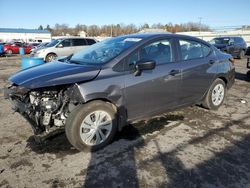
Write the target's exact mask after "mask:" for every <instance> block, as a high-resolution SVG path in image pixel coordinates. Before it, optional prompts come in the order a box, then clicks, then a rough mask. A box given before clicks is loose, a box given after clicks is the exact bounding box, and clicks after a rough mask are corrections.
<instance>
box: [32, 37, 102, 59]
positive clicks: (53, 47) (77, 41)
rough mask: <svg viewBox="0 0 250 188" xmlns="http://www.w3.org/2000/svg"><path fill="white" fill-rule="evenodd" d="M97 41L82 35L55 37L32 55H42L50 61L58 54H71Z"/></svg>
mask: <svg viewBox="0 0 250 188" xmlns="http://www.w3.org/2000/svg"><path fill="white" fill-rule="evenodd" d="M96 42H97V41H96V40H95V39H91V38H80V37H67V38H60V39H55V40H52V41H51V42H50V43H49V44H47V45H46V47H44V48H40V49H37V50H34V51H33V52H32V53H31V57H41V58H43V59H44V61H45V62H50V61H52V60H54V59H56V58H57V57H58V56H69V55H71V54H74V53H76V52H78V51H80V50H82V49H83V48H85V47H87V46H89V45H92V44H95V43H96Z"/></svg>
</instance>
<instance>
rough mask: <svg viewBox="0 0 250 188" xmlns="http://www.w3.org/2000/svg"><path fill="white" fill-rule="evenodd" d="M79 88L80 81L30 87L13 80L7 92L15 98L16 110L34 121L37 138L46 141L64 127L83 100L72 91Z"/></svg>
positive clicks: (5, 91)
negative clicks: (68, 84)
mask: <svg viewBox="0 0 250 188" xmlns="http://www.w3.org/2000/svg"><path fill="white" fill-rule="evenodd" d="M77 91H78V87H77V85H73V86H70V87H69V86H67V87H66V86H61V87H50V88H40V89H32V90H29V89H26V88H24V87H21V86H17V85H15V84H10V85H9V86H7V88H5V90H4V93H5V94H4V95H5V98H7V99H10V101H11V102H12V108H13V110H14V111H15V112H18V113H20V114H21V115H22V116H23V117H24V118H25V119H26V120H27V121H28V122H29V123H30V124H31V126H32V129H33V131H34V134H35V139H36V141H37V142H42V141H43V140H45V139H46V138H48V137H50V136H53V135H55V134H58V133H60V132H63V131H64V126H65V122H66V119H67V117H68V114H69V112H70V111H72V110H73V109H74V108H75V106H76V105H77V103H78V102H79V101H77V100H75V99H71V98H70V97H71V96H72V92H74V93H77ZM74 96H79V94H78V95H77V94H76V95H74Z"/></svg>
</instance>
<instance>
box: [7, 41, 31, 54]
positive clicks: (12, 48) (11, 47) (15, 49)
mask: <svg viewBox="0 0 250 188" xmlns="http://www.w3.org/2000/svg"><path fill="white" fill-rule="evenodd" d="M21 47H22V48H24V51H25V54H29V53H30V50H31V48H32V46H31V45H27V44H23V43H13V44H5V45H4V47H3V49H4V53H5V54H8V55H11V54H19V48H21Z"/></svg>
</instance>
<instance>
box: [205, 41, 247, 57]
mask: <svg viewBox="0 0 250 188" xmlns="http://www.w3.org/2000/svg"><path fill="white" fill-rule="evenodd" d="M210 43H211V44H213V45H214V46H215V47H216V48H218V49H220V50H221V51H223V52H226V53H229V54H231V55H232V56H234V57H237V58H240V59H242V58H243V57H244V55H245V52H246V49H247V44H246V42H245V41H244V39H243V38H242V37H217V38H214V39H213V40H211V42H210Z"/></svg>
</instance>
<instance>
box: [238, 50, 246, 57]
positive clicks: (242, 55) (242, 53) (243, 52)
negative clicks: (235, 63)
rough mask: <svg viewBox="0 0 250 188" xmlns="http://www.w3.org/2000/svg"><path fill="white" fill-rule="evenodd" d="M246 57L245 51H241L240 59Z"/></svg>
mask: <svg viewBox="0 0 250 188" xmlns="http://www.w3.org/2000/svg"><path fill="white" fill-rule="evenodd" d="M244 57H245V51H244V50H241V51H240V54H239V59H243V58H244Z"/></svg>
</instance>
